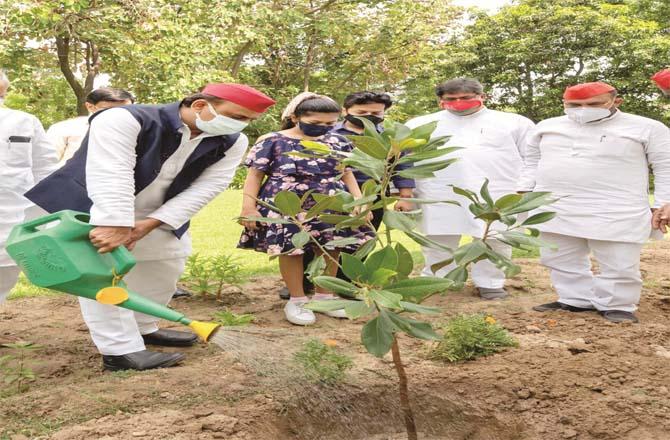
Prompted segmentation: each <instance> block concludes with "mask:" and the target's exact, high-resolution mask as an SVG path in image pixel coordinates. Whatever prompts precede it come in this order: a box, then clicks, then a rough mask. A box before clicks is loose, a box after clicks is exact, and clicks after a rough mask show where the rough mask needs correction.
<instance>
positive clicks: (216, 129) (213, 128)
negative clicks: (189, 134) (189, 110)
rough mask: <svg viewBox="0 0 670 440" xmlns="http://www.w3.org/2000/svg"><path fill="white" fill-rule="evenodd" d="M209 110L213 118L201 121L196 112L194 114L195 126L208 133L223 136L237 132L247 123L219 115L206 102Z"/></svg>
mask: <svg viewBox="0 0 670 440" xmlns="http://www.w3.org/2000/svg"><path fill="white" fill-rule="evenodd" d="M207 107H209V111H210V112H211V113H212V114H213V115H215V116H214V119H210V120H209V121H203V120H202V119H200V115H199V114H198V113H196V114H195V126H196V127H198V129H200V130H202V131H204V132H205V133H208V134H214V135H217V136H224V135H227V134H234V133H239V132H241V131H242V130H244V129H245V128H246V126H247V125H249V123H248V122H244V121H238V120H237V119H233V118H229V117H228V116H224V115H220V114H218V113H217V112H216V110H214V107H212V105H211V104H210V103H209V102H208V103H207Z"/></svg>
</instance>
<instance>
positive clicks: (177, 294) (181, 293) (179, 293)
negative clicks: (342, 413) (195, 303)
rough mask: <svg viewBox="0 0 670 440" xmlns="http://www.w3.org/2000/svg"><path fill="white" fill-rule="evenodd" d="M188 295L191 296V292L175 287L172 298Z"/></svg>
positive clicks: (186, 296)
mask: <svg viewBox="0 0 670 440" xmlns="http://www.w3.org/2000/svg"><path fill="white" fill-rule="evenodd" d="M190 296H193V294H191V292H188V291H186V290H184V289H181V288H179V287H177V290H175V291H174V293H173V294H172V298H188V297H190Z"/></svg>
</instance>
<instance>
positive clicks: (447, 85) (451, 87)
mask: <svg viewBox="0 0 670 440" xmlns="http://www.w3.org/2000/svg"><path fill="white" fill-rule="evenodd" d="M456 93H474V94H475V95H481V94H483V93H484V86H482V83H480V82H479V81H478V80H476V79H474V78H455V79H450V80H449V81H447V82H443V83H442V84H439V85H438V86H437V87H435V94H436V95H437V97H438V98H441V97H442V96H443V95H453V94H456Z"/></svg>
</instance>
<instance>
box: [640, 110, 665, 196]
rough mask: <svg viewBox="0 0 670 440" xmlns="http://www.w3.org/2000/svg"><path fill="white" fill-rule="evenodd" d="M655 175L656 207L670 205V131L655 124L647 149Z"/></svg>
mask: <svg viewBox="0 0 670 440" xmlns="http://www.w3.org/2000/svg"><path fill="white" fill-rule="evenodd" d="M645 151H646V153H647V161H648V162H649V165H651V169H652V171H653V173H654V206H655V207H661V206H663V205H665V204H666V203H670V129H668V127H666V126H665V125H663V124H662V123H660V122H658V123H654V124H653V125H652V127H651V131H650V133H649V141H648V143H647V145H646V149H645Z"/></svg>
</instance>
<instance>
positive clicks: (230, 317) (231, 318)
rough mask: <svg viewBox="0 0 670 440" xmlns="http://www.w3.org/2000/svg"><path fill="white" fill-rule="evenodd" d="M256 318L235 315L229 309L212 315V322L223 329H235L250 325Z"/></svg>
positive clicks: (247, 314) (243, 314)
mask: <svg viewBox="0 0 670 440" xmlns="http://www.w3.org/2000/svg"><path fill="white" fill-rule="evenodd" d="M254 319H256V317H255V316H254V315H253V314H251V313H242V314H239V315H238V314H237V313H234V312H231V311H230V310H229V309H225V310H221V311H219V312H216V313H214V322H216V323H217V324H221V325H222V326H224V327H235V326H242V325H247V324H251V323H252V322H253V321H254Z"/></svg>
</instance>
